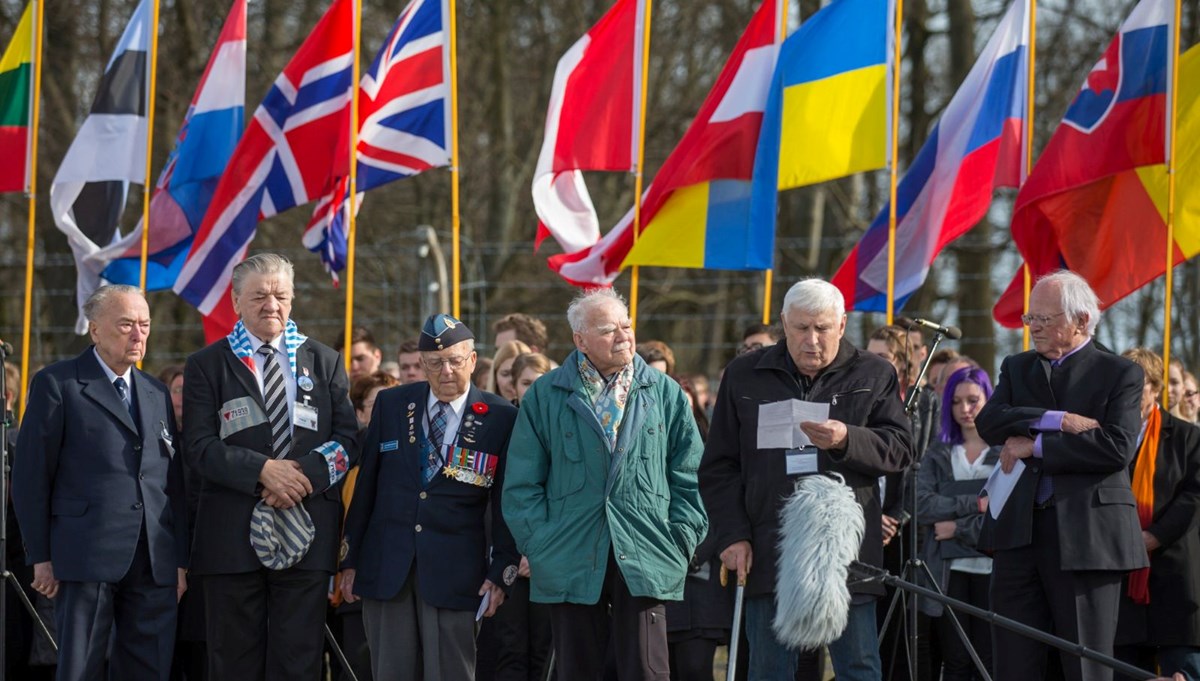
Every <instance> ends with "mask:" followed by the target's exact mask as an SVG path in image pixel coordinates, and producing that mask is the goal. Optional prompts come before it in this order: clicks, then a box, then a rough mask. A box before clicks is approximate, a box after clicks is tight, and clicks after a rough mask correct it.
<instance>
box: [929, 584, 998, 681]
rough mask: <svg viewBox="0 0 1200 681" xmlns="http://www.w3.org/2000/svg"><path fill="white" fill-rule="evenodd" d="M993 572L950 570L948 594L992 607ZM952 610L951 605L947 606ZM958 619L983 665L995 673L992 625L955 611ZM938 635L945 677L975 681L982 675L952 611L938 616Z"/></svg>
mask: <svg viewBox="0 0 1200 681" xmlns="http://www.w3.org/2000/svg"><path fill="white" fill-rule="evenodd" d="M991 581H992V576H991V575H987V574H984V575H976V574H971V573H969V572H955V571H954V570H951V571H950V583H949V584H947V587H946V595H947V596H949V597H950V598H954V599H957V600H960V601H963V602H966V603H970V604H971V605H974V606H976V607H978V608H983V609H984V610H988V609H990V608H989V600H988V598H989V597H988V591H989V590H990V588H991ZM947 610H949V608H947ZM955 615H956V616H957V617H958V623H959V624H961V625H962V628H963V631H964V632H966V634H967V640H968V641H970V643H971V646H972V647H974V648H975V653H976V654H977V655H979V660H980V661H981V662H983V668H984V669H986V670H987V672H988V674H989V675H990V674H991V673H992V627H991V625H990V624H988V623H987V622H986V621H985V620H982V619H980V618H978V617H971V616H970V615H968V614H966V613H955ZM937 633H938V639H939V641H940V642H941V651H942V664H943V667H942V681H972V679H981V678H983V677H982V676H980V675H979V670H978V669H976V668H975V662H974V661H973V660H972V659H971V654H970V653H969V652H968V651H967V646H966V645H964V644H963V641H962V639H961V638H959V636H958V630H957V629H955V628H954V621H953V620H951V619H950V614H949V612H944V613H943V614H942V616H941V617H938V618H937Z"/></svg>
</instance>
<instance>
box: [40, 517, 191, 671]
mask: <svg viewBox="0 0 1200 681" xmlns="http://www.w3.org/2000/svg"><path fill="white" fill-rule="evenodd" d="M175 612H176V587H175V585H174V584H172V585H169V586H159V585H158V584H156V583H155V582H154V574H153V572H152V570H151V567H150V552H149V549H148V546H147V544H146V532H145V529H144V528H143V530H142V534H141V537H139V538H138V543H137V548H136V549H134V552H133V562H132V563H131V564H130V566H129V571H128V572H126V573H125V576H124V577H122V578H121V581H119V582H117V583H116V584H109V583H105V582H66V581H64V582H60V583H59V589H58V596H57V597H56V598H55V602H54V620H55V625H56V626H57V629H58V675H57V678H58V679H60V680H63V681H66V680H69V681H100V679H103V678H105V662H104V660H105V657H106V656H107V657H108V673H107V678H109V679H112V680H113V681H143V680H144V681H167V679H168V677H169V676H170V674H171V655H172V654H173V652H174V649H175ZM110 645H111V649H110Z"/></svg>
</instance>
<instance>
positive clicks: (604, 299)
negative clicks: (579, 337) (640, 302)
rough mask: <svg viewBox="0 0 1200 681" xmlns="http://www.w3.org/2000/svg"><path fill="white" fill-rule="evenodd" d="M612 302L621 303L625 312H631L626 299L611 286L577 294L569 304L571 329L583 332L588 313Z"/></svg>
mask: <svg viewBox="0 0 1200 681" xmlns="http://www.w3.org/2000/svg"><path fill="white" fill-rule="evenodd" d="M610 302H611V303H616V304H617V305H620V306H621V309H622V310H624V311H625V314H626V315H628V314H629V308H628V307H627V306H626V305H625V299H624V298H622V297H621V294H620V293H617V292H616V290H615V289H613V288H611V287H610V288H594V289H589V290H587V291H584V292H583V293H581V294H579V295H578V296H576V297H575V300H572V301H571V304H570V305H569V306H567V323H568V324H570V325H571V331H572V332H573V333H583V332H584V331H585V330H586V329H587V322H588V315H589V314H590V313H591V311H592V309H593V308H596V307H599V306H600V305H602V304H605V303H610Z"/></svg>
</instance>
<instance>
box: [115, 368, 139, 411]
mask: <svg viewBox="0 0 1200 681" xmlns="http://www.w3.org/2000/svg"><path fill="white" fill-rule="evenodd" d="M113 387H114V388H116V389H117V395H119V396H120V397H121V401H122V402H124V403H125V408H126V409H128V410H129V415H130V416H131V417H133V422H134V423H137V417H136V416H134V414H133V402H132V401H131V400H130V399H129V386H128V385H126V384H125V377H123V376H117V378H116V379H115V380H114V381H113Z"/></svg>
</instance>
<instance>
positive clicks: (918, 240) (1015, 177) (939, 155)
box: [832, 0, 1031, 312]
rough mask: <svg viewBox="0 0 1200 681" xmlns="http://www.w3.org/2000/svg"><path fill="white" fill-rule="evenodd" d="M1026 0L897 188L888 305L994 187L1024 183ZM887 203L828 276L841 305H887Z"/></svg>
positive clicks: (904, 296) (907, 292)
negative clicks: (892, 277)
mask: <svg viewBox="0 0 1200 681" xmlns="http://www.w3.org/2000/svg"><path fill="white" fill-rule="evenodd" d="M1030 17H1031V13H1030V7H1029V0H1015V1H1014V2H1013V3H1012V4H1011V5H1010V6H1009V8H1008V11H1007V13H1005V15H1004V18H1003V19H1001V20H1000V23H999V24H998V25H997V26H996V31H995V33H993V34H992V37H991V39H990V40H988V43H987V45H986V46H985V47H984V48H983V52H981V53H980V55H979V58H978V60H976V62H975V65H974V66H973V67H972V68H971V71H970V73H968V74H967V77H966V80H964V81H963V83H962V85H961V86H959V88H958V92H956V93H955V94H954V97H953V98H952V99H951V100H950V103H949V104H948V105H947V106H946V110H945V113H943V114H942V118H941V120H939V121H938V123H937V125H936V126H934V128H933V132H931V133H930V134H929V139H928V140H926V142H925V145H924V146H923V147H921V151H920V152H918V153H917V156H916V158H915V159H913V162H912V165H911V166H910V167H909V168H908V170H907V172H905V174H904V178H903V179H902V180H901V181H900V185H899V187H897V192H896V199H897V203H896V259H895V280H894V288H893V293H894V296H895V298H894V302H895V307H896V309H899V308H901V307H902V306H903V305H904V303H905V301H907V300H908V298H909V296H911V295H912V294H913V293H914V292H915V291H916V290H917V289H918V288H919V287H920V286H921V285H922V284H923V283H924V282H925V277H926V276H927V275H928V274H929V267H930V265H931V264H932V263H933V260H934V258H936V257H937V255H938V253H939V252H941V250H942V248H944V247H945V246H946V244H948V243H950V242H951V241H953V240H955V239H957V238H958V237H960V236H962V235H963V234H964V233H966V232H967V231H968V230H970V229H971V228H972V227H974V226H975V224H976V223H978V222H979V220H980V219H982V218H983V217H984V215H985V214H986V213H987V210H988V207H989V206H990V205H991V203H992V193H993V192H994V191H995V190H996V189H997V188H999V187H1018V186H1020V185H1021V182H1022V181H1023V180H1024V175H1025V172H1024V170H1025V162H1024V148H1025V147H1024V144H1023V142H1024V140H1025V134H1026V129H1025V128H1026V126H1025V122H1026V111H1027V103H1028V91H1029V34H1030ZM888 214H889V206H888V205H886V204H885V205H884V207H883V210H881V211H880V212H879V214H878V215H877V216H876V217H875V220H874V221H873V222H872V223H871V226H870V227H869V228H868V229H867V231H866V233H865V234H863V237H862V239H861V240H860V241H859V242H858V245H856V246H855V247H854V250H852V251H851V252H850V255H849V256H848V257H847V258H846V261H845V262H844V263H842V266H841V267H840V268H839V269H838V271H837V273H836V274H835V275H834V276H833V280H832V283H833V284H834V285H835V286H837V287H838V288H839V289H840V290H841V292H842V295H843V296H845V298H846V301H847V303H848V305H847V307H848V308H849V309H854V310H860V311H864V310H865V311H873V312H883V311H885V310H886V309H887V290H888V288H887V277H888Z"/></svg>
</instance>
